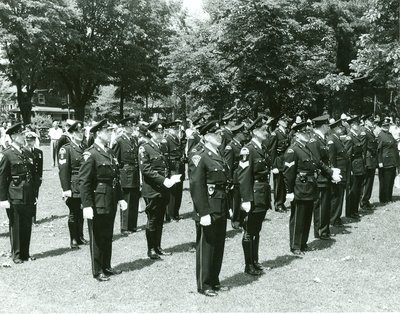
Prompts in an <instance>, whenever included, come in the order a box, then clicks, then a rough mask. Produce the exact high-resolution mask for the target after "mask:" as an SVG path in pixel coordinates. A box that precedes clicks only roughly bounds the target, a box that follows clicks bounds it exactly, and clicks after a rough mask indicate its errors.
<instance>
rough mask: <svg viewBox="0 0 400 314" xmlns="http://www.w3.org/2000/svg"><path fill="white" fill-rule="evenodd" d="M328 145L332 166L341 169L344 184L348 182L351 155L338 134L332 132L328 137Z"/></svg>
mask: <svg viewBox="0 0 400 314" xmlns="http://www.w3.org/2000/svg"><path fill="white" fill-rule="evenodd" d="M328 147H329V160H330V163H331V165H332V167H334V168H338V169H340V175H341V176H342V180H341V181H340V183H343V184H344V183H346V178H347V172H348V168H349V156H348V155H347V150H346V148H345V147H344V144H343V142H342V141H341V140H340V138H339V137H338V136H337V135H336V134H332V135H331V136H329V137H328Z"/></svg>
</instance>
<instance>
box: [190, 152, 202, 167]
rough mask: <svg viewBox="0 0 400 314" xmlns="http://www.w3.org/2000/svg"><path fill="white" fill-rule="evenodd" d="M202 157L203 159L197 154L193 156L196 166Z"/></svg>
mask: <svg viewBox="0 0 400 314" xmlns="http://www.w3.org/2000/svg"><path fill="white" fill-rule="evenodd" d="M200 159H201V156H200V155H195V156H193V157H192V161H193V163H194V165H195V166H196V167H197V166H198V165H199V162H200Z"/></svg>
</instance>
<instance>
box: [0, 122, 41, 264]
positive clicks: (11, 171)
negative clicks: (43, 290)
mask: <svg viewBox="0 0 400 314" xmlns="http://www.w3.org/2000/svg"><path fill="white" fill-rule="evenodd" d="M23 131H24V128H23V124H22V123H17V124H14V125H13V126H11V127H10V128H9V129H8V130H7V131H6V134H8V135H10V137H11V141H12V142H11V145H10V146H9V147H8V148H6V149H4V150H3V151H2V152H1V153H0V187H1V188H0V208H1V209H6V210H7V216H8V219H9V228H10V238H11V253H12V259H13V261H14V263H15V264H20V263H23V262H24V261H28V260H34V259H35V258H34V257H31V256H30V255H29V244H30V241H31V232H32V216H33V210H34V204H35V196H36V194H35V183H34V181H33V171H34V170H33V160H32V157H29V155H28V153H27V151H26V150H25V149H24V145H25V135H24V132H23Z"/></svg>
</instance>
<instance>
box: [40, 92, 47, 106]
mask: <svg viewBox="0 0 400 314" xmlns="http://www.w3.org/2000/svg"><path fill="white" fill-rule="evenodd" d="M38 104H39V105H45V104H46V99H45V97H44V94H41V93H38Z"/></svg>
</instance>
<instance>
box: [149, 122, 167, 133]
mask: <svg viewBox="0 0 400 314" xmlns="http://www.w3.org/2000/svg"><path fill="white" fill-rule="evenodd" d="M164 127H165V122H164V121H162V120H156V121H154V122H153V123H151V124H150V125H149V126H148V127H147V129H148V130H149V131H150V132H157V131H163V130H164Z"/></svg>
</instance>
